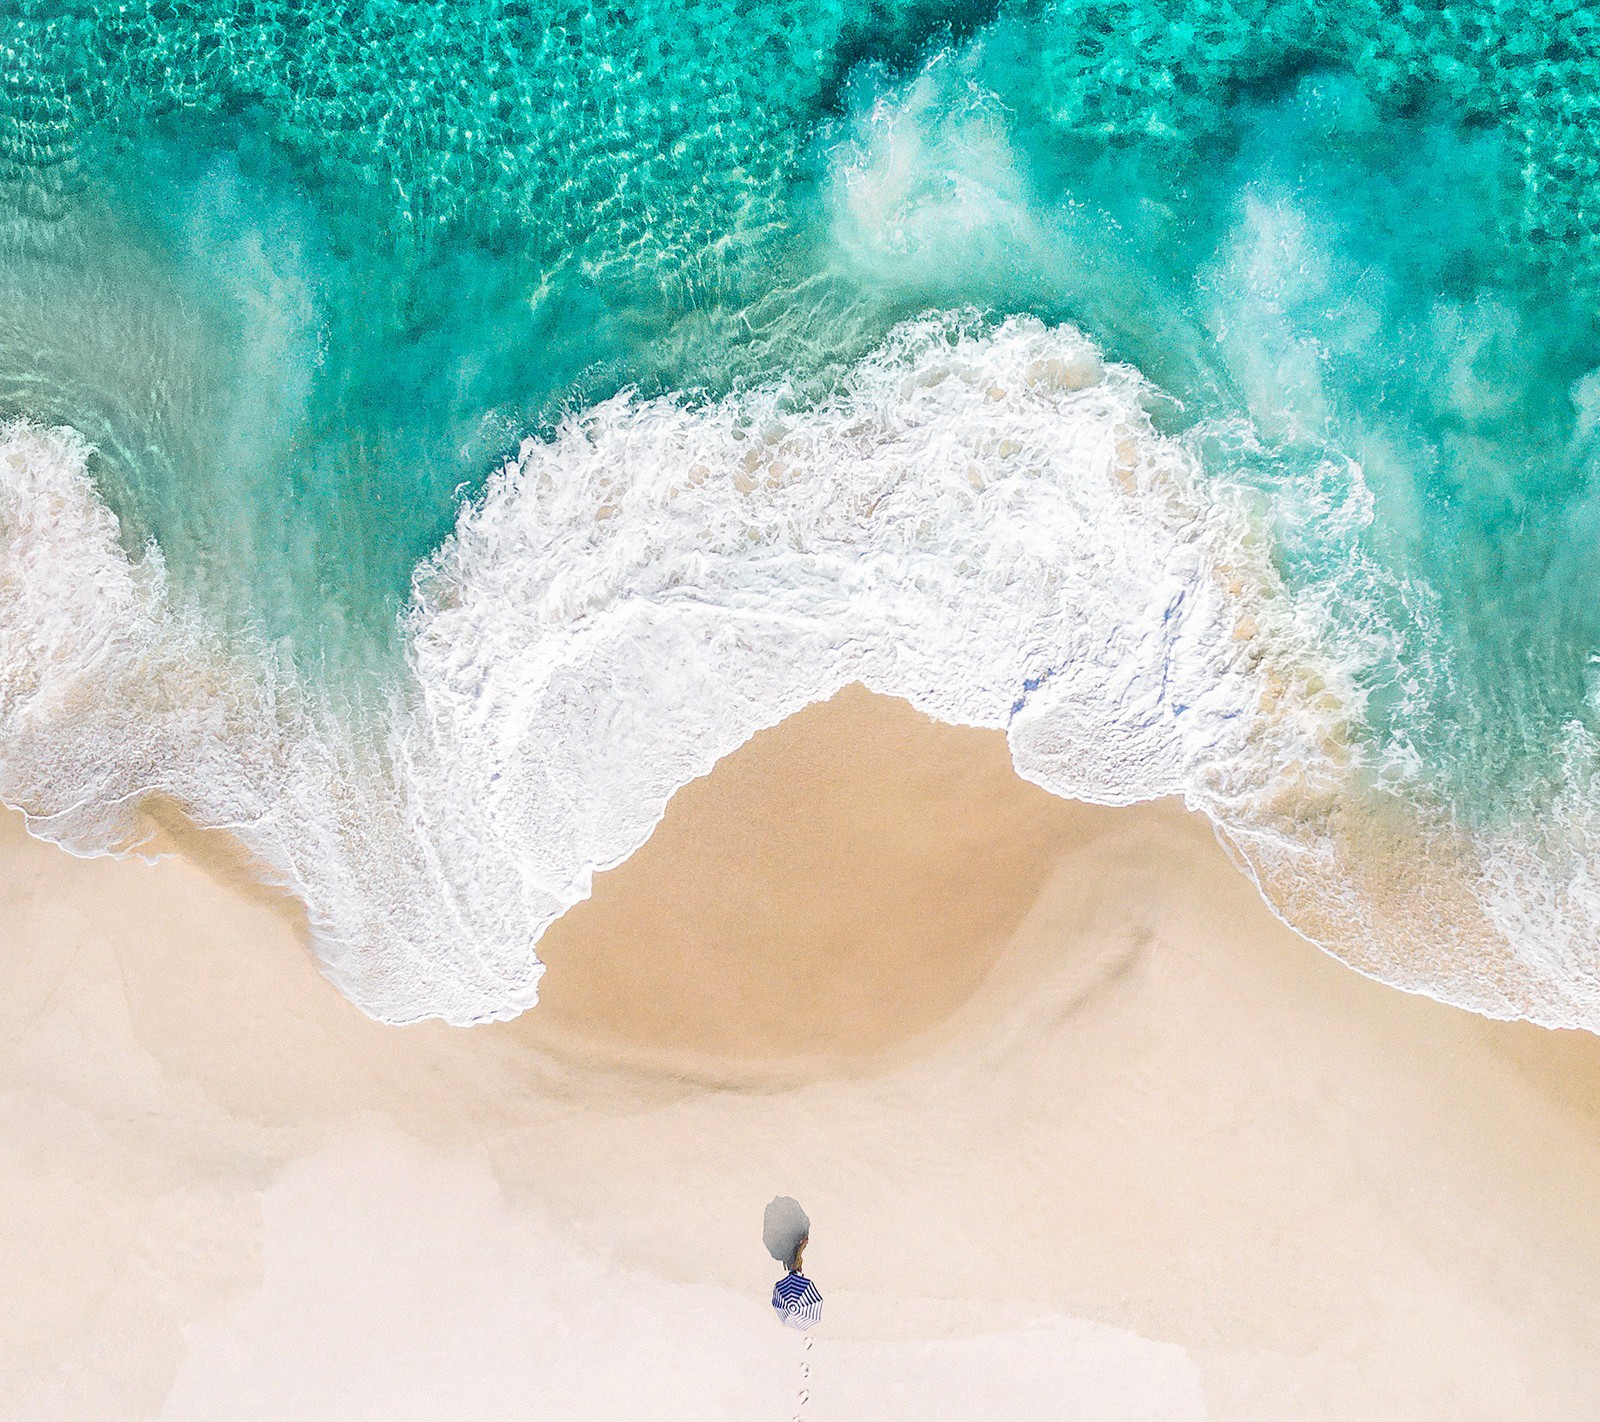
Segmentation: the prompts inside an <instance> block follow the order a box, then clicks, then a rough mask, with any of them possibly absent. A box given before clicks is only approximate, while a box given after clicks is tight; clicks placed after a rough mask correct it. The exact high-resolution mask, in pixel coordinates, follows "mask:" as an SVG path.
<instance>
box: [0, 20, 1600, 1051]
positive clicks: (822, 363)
mask: <svg viewBox="0 0 1600 1422" xmlns="http://www.w3.org/2000/svg"><path fill="white" fill-rule="evenodd" d="M1169 8H1170V7H1163V6H1159V5H1154V4H1142V5H1136V6H1116V7H1113V6H1106V5H1088V6H1077V7H1071V8H1053V7H1045V8H1043V9H1039V8H1035V7H1022V6H1015V7H1013V6H1006V5H999V6H996V5H979V6H966V5H952V6H946V7H940V6H933V5H926V4H921V3H917V4H910V5H906V6H903V7H899V8H895V7H880V8H878V9H875V10H873V11H871V12H870V14H861V13H858V7H851V6H826V5H824V6H817V5H805V6H798V5H793V6H791V5H787V4H762V5H757V6H754V7H751V6H743V7H737V8H735V7H730V6H727V5H723V4H720V3H696V4H685V5H682V6H677V7H670V8H666V9H660V10H647V11H643V12H639V13H637V14H633V13H624V12H622V11H615V12H606V11H594V10H586V9H577V10H570V11H569V10H566V9H559V8H550V9H546V8H544V7H541V6H538V5H532V4H528V5H510V6H505V7H499V8H496V9H494V10H493V11H492V12H490V11H487V10H485V11H483V12H481V13H480V12H479V11H478V9H476V8H475V7H472V6H461V7H452V8H449V9H445V10H439V11H429V12H428V13H427V14H426V16H419V14H417V13H415V12H413V11H412V10H411V9H410V8H401V7H393V6H388V7H385V6H377V7H369V8H368V9H367V10H365V11H363V12H362V13H361V14H360V15H359V16H356V15H350V16H334V15H332V14H329V15H315V16H308V15H307V14H306V13H305V12H304V11H303V9H302V8H300V7H293V6H291V7H286V8H282V9H280V8H279V7H277V6H275V5H271V4H260V5H252V6H250V7H248V9H247V10H243V11H242V10H239V9H238V8H237V7H227V8H226V9H225V10H223V9H218V10H217V11H216V13H212V11H211V10H208V9H206V8H205V7H204V6H188V5H183V6H178V7H172V6H151V7H144V6H137V5H135V6H129V7H124V8H119V9H118V11H117V12H116V14H115V15H110V14H105V15H85V16H82V17H69V16H66V15H62V16H56V17H51V18H45V17H41V16H37V15H34V14H33V13H32V12H30V13H29V14H27V15H24V16H21V17H17V18H14V19H13V20H11V21H10V22H8V27H7V29H6V31H5V34H6V44H7V46H8V52H9V53H10V54H11V55H12V56H13V57H12V59H11V60H9V61H8V67H7V73H6V76H5V79H4V85H3V88H0V114H3V117H4V121H5V128H4V138H3V142H4V154H3V157H4V162H3V164H0V309H3V311H4V315H3V317H0V417H4V418H14V419H17V420H20V421H21V423H17V424H13V425H11V426H9V427H8V432H7V434H6V435H5V437H4V438H5V443H4V448H3V450H0V577H3V579H4V586H5V589H6V591H7V595H8V597H9V599H10V602H9V607H8V616H7V618H6V620H5V623H4V625H3V627H0V637H3V638H4V639H5V643H4V647H3V649H0V650H3V651H4V660H3V662H0V756H3V761H0V795H3V797H4V798H5V799H6V801H7V802H9V803H13V804H16V805H19V806H21V807H23V808H24V809H26V810H27V811H28V812H29V813H30V815H31V817H32V822H33V824H34V827H35V828H36V829H37V830H38V831H39V832H41V833H46V834H49V835H51V836H52V837H55V838H58V839H60V840H61V841H62V842H65V843H68V844H70V845H73V846H74V847H76V848H79V849H80V850H85V851H90V850H96V849H104V848H112V847H120V846H125V845H127V844H128V843H129V842H130V840H131V839H133V838H136V837H137V834H138V819H137V814H136V807H137V802H138V800H139V799H140V798H141V797H143V796H147V795H150V794H159V795H163V796H167V797H171V798H172V799H175V800H176V801H178V802H179V803H181V804H182V805H183V806H184V807H185V808H186V809H187V810H188V811H189V812H190V813H192V814H193V815H194V816H195V817H196V818H197V819H198V820H200V821H201V822H202V823H204V824H207V825H212V826H224V827H228V828H231V829H233V830H235V831H236V832H237V833H238V834H239V835H240V836H241V838H242V839H243V840H244V841H245V842H246V843H247V845H248V846H249V848H250V850H251V852H252V853H254V854H255V855H256V856H257V857H259V858H260V859H261V860H262V861H263V862H264V863H265V864H267V865H268V866H270V869H271V871H272V872H273V873H274V874H275V875H276V876H278V877H280V878H281V879H282V880H283V881H284V882H285V883H286V884H287V885H288V886H289V887H291V888H292V889H293V890H294V891H295V892H296V893H298V894H299V895H301V896H302V897H303V898H304V899H305V900H306V902H307V904H308V906H309V911H310V915H311V921H312V924H313V928H314V931H315V934H316V938H317V943H318V951H319V953H320V954H321V956H322V959H323V961H324V963H325V966H326V967H327V969H328V971H329V973H330V975H332V976H333V977H334V978H335V980H336V981H338V982H339V983H340V985H341V986H342V987H344V988H345V990H346V991H347V992H349V993H350V994H351V995H352V996H354V997H355V998H356V999H357V1000H358V1001H359V1002H360V1003H361V1004H362V1005H363V1006H365V1007H366V1008H367V1009H368V1010H370V1011H372V1012H375V1013H378V1014H380V1015H382V1016H385V1017H387V1018H391V1019H396V1020H402V1019H410V1018H414V1017H417V1016H423V1015H430V1014H437V1015H442V1016H445V1017H447V1018H449V1019H451V1020H453V1021H469V1020H479V1019H482V1018H484V1017H491V1016H503V1015H507V1014H511V1013H514V1012H516V1011H518V1010H520V1009H522V1008H523V1007H525V1006H527V1005H528V1004H529V1003H531V1002H532V1001H533V999H534V996H535V992H536V984H537V981H538V975H539V964H538V961H537V956H536V952H535V944H536V941H537V937H538V935H539V933H540V932H541V931H542V929H543V928H544V926H545V925H546V924H548V923H549V922H550V921H551V920H552V919H554V918H555V917H556V916H558V915H559V914H560V913H561V912H562V911H563V910H564V909H565V908H567V907H568V906H570V905H571V904H572V903H573V902H574V901H575V900H577V899H579V898H581V897H582V896H583V895H584V894H585V893H586V892H587V891H588V887H589V883H590V880H591V877H592V875H593V873H594V872H595V870H596V869H599V868H604V867H606V866H608V865H611V864H614V863H616V862H617V861H618V860H620V859H622V858H623V857H625V856H626V855H627V854H628V853H630V852H631V851H632V850H633V849H634V848H636V847H637V845H638V844H639V843H640V842H641V841H642V840H643V839H644V838H645V836H646V835H647V834H648V832H649V830H650V827H651V826H652V825H653V823H654V822H655V820H656V819H657V817H658V816H659V815H660V813H661V809H662V806H663V805H664V804H665V802H666V800H667V798H668V796H669V795H670V794H671V793H672V791H673V790H674V789H676V788H677V787H678V786H680V785H681V784H683V783H684V782H685V781H686V780H688V779H689V778H691V777H693V776H695V775H699V774H702V773H704V771H705V770H707V769H708V768H709V767H710V765H711V764H712V763H713V761H714V760H715V759H716V758H717V757H718V756H719V755H722V754H726V753H727V752H728V751H731V750H732V749H733V748H734V747H736V746H737V745H739V744H740V743H741V742H742V741H744V740H745V739H746V738H748V737H749V736H750V735H751V733H753V732H754V731H755V730H757V729H759V728H761V727H763V726H767V725H771V724H773V723H775V722H776V721H778V720H780V719H781V718H782V717H784V716H785V715H786V714H788V713H790V712H792V711H793V710H795V709H797V708H798V707H799V706H801V705H804V704H806V703H808V702H811V701H815V700H819V699H822V698H825V697H827V696H829V695H831V694H832V693H833V692H835V691H837V690H838V689H839V688H840V687H841V686H843V685H845V684H846V683H848V682H850V681H854V680H861V681H864V682H866V683H867V684H868V685H869V686H872V687H874V688H875V689H878V690H883V691H887V692H892V693H894V694H897V695H901V696H904V697H906V698H907V699H909V700H911V701H912V702H913V703H914V704H916V705H917V706H919V707H921V708H922V709H924V710H926V711H928V712H930V713H932V714H934V715H936V716H938V717H939V718H941V719H944V720H949V721H952V722H956V723H961V724H974V725H983V726H997V727H1005V728H1006V729H1007V730H1008V732H1009V734H1010V740H1011V750H1012V755H1013V758H1014V760H1015V763H1016V765H1017V767H1018V769H1019V770H1020V771H1021V772H1022V773H1023V774H1024V775H1025V776H1027V777H1028V778H1030V779H1033V780H1035V781H1037V782H1038V783H1040V784H1042V785H1044V786H1045V787H1046V788H1048V789H1051V790H1052V791H1055V792H1056V793H1058V794H1063V795H1072V796H1079V797H1082V798H1087V799H1095V800H1104V801H1113V802H1115V801H1125V800H1131V799H1139V798H1149V797H1154V796H1159V795H1174V794H1175V795H1182V796H1184V797H1185V798H1186V799H1187V801H1188V802H1189V803H1190V804H1191V805H1192V806H1194V807H1197V808H1200V809H1202V810H1204V811H1205V812H1206V813H1207V814H1208V815H1209V816H1210V817H1211V818H1212V820H1213V821H1214V822H1215V823H1216V824H1217V825H1218V826H1219V827H1220V828H1221V829H1222V830H1223V832H1224V833H1225V835H1226V836H1227V839H1228V841H1229V843H1230V844H1231V845H1232V847H1233V848H1234V849H1235V851H1236V852H1237V854H1238V855H1239V857H1240V858H1241V859H1242V860H1243V861H1244V862H1246V863H1247V865H1248V866H1249V867H1250V868H1251V870H1252V872H1253V873H1254V874H1255V875H1256V876H1257V878H1258V880H1259V881H1260V882H1261V884H1262V886H1263V888H1264V889H1265V891H1266V892H1267V894H1268V896H1269V898H1270V899H1271V900H1272V902H1274V903H1275V904H1276V905H1277V907H1278V908H1279V910H1280V911H1281V912H1282V913H1284V914H1285V916H1286V917H1288V918H1289V919H1290V921H1291V922H1293V923H1295V924H1296V925H1298V926H1300V927H1301V928H1302V929H1304V931H1306V932H1307V933H1308V934H1310V935H1311V936H1313V937H1315V938H1316V939H1317V940H1318V941H1320V942H1322V943H1324V944H1325V945H1326V946H1328V947H1329V948H1331V949H1332V950H1333V951H1335V952H1337V953H1339V954H1340V955H1342V956H1344V957H1345V958H1346V959H1347V960H1349V961H1352V962H1355V963H1357V964H1358V965H1359V966H1361V967H1362V968H1364V969H1365V970H1367V971H1369V972H1373V973H1375V974H1377V975H1379V976H1381V977H1384V978H1385V979H1387V980H1389V981H1393V982H1397V983H1400V984H1402V985H1405V986H1408V987H1412V988H1416V989H1420V990H1424V991H1427V992H1431V993H1435V994H1437V995H1439V996H1442V997H1446V998H1448V999H1450V1000H1453V1001H1457V1002H1461V1003H1465V1004H1468V1005H1471V1006H1474V1007H1477V1008H1479V1009H1481V1010H1483V1011H1488V1012H1492V1013H1498V1014H1525V1015H1529V1016H1532V1017H1534V1018H1536V1019H1538V1020H1541V1021H1545V1022H1551V1023H1583V1024H1586V1025H1589V1026H1596V1025H1600V1000H1597V998H1596V988H1595V972H1594V968H1595V963H1594V956H1593V954H1594V944H1595V943H1596V942H1597V941H1600V795H1597V793H1596V775H1597V773H1600V769H1597V767H1600V740H1597V729H1600V691H1597V686H1600V680H1597V666H1600V663H1597V661H1596V658H1597V657H1600V612H1597V611H1596V609H1597V608H1600V600H1597V599H1595V598H1594V597H1593V595H1592V589H1593V587H1594V584H1595V578H1596V574H1597V572H1600V568H1597V567H1596V559H1597V558H1600V551H1597V550H1600V538H1597V537H1596V532H1597V527H1600V503H1597V502H1596V499H1595V496H1594V491H1593V483H1594V465H1595V458H1596V446H1595V439H1596V433H1597V430H1600V373H1596V368H1597V367H1600V338H1597V329H1596V318H1595V317H1594V314H1593V311H1594V302H1593V298H1594V295H1595V293H1596V291H1597V290H1600V234H1597V233H1596V232H1594V231H1591V223H1592V204H1591V203H1590V202H1589V201H1588V198H1587V196H1586V194H1588V193H1589V192H1591V190H1592V185H1593V182H1594V181H1595V179H1596V173H1595V162H1594V160H1593V158H1592V156H1591V155H1590V154H1589V151H1588V145H1586V144H1585V143H1584V142H1583V141H1582V140H1581V135H1582V134H1583V133H1584V132H1586V128H1585V125H1586V123H1587V119H1586V118H1585V114H1584V111H1583V104H1584V103H1585V102H1587V101H1586V99H1585V97H1584V96H1585V95H1587V94H1589V93H1591V92H1592V91H1593V87H1594V85H1593V70H1594V64H1593V61H1592V57H1591V56H1590V55H1589V53H1588V49H1589V46H1588V45H1587V44H1586V42H1583V41H1582V40H1580V39H1578V38H1576V37H1577V36H1578V35H1579V34H1580V32H1582V26H1581V25H1580V24H1579V22H1578V18H1577V17H1574V16H1569V15H1566V14H1565V13H1564V12H1563V13H1561V14H1557V13H1556V11H1555V10H1554V9H1551V10H1550V11H1549V13H1545V12H1544V11H1543V10H1541V9H1537V8H1536V9H1535V10H1531V11H1530V10H1528V9H1527V8H1526V7H1524V8H1522V9H1520V10H1518V11H1517V12H1516V13H1515V14H1511V13H1510V12H1506V11H1503V10H1501V9H1495V8H1491V7H1487V6H1485V7H1466V8H1461V7H1457V8H1455V9H1452V10H1450V11H1449V12H1440V13H1439V14H1437V15H1433V14H1424V13H1422V12H1417V13H1416V14H1411V13H1410V12H1407V13H1406V14H1403V15H1397V16H1389V15H1387V14H1386V13H1384V12H1382V11H1381V9H1380V8H1376V7H1358V6H1355V5H1350V6H1347V7H1340V8H1338V9H1336V10H1335V11H1331V12H1330V11H1329V10H1328V9H1327V7H1325V6H1323V7H1314V6H1309V5H1307V6H1300V5H1266V6H1259V7H1252V6H1235V7H1229V8H1225V9H1222V10H1219V11H1217V12H1215V14H1212V15H1210V16H1209V17H1208V18H1205V19H1204V20H1203V21H1196V20H1195V19H1194V18H1193V17H1191V16H1188V15H1187V14H1186V13H1179V10H1178V9H1172V10H1171V13H1169ZM1179 8H1181V7H1179ZM930 313H931V314H930ZM57 427H60V429H61V430H74V431H77V434H76V435H72V434H68V433H63V432H57V433H46V432H45V430H46V429H47V428H50V429H55V428H57ZM108 746H109V747H112V748H113V749H112V751H111V753H110V754H109V755H108V754H107V750H106V748H107V747H108Z"/></svg>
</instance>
